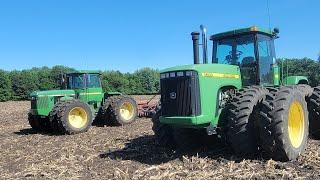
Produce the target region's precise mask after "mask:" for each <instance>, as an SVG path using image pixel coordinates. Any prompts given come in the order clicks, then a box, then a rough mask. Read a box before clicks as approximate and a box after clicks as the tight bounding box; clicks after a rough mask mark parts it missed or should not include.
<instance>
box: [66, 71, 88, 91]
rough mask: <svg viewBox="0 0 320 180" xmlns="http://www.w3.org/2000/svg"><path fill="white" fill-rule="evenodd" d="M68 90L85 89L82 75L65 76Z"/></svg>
mask: <svg viewBox="0 0 320 180" xmlns="http://www.w3.org/2000/svg"><path fill="white" fill-rule="evenodd" d="M67 88H68V89H82V88H85V81H84V74H68V75H67Z"/></svg>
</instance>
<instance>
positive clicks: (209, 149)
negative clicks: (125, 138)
mask: <svg viewBox="0 0 320 180" xmlns="http://www.w3.org/2000/svg"><path fill="white" fill-rule="evenodd" d="M212 140H213V141H212V142H210V143H209V144H199V145H197V146H195V148H194V149H188V150H179V149H178V150H175V151H173V150H169V149H166V148H163V147H159V146H158V145H157V144H156V143H155V138H154V136H153V135H147V136H141V137H138V138H135V139H132V140H131V141H130V142H128V143H126V144H125V147H124V148H123V149H118V150H114V151H110V150H109V151H108V152H105V153H102V154H100V158H110V159H112V160H132V161H137V162H140V163H143V164H148V165H159V164H161V163H166V162H169V161H172V160H176V159H180V160H182V159H183V157H184V156H189V157H191V156H197V157H202V158H212V159H215V160H217V161H218V162H227V161H230V160H232V161H235V162H241V161H242V160H243V159H245V158H246V159H252V158H250V157H237V156H235V155H234V154H233V152H232V151H231V150H230V149H229V148H228V146H226V145H225V143H223V142H222V141H221V140H219V139H218V138H212ZM256 158H257V157H256Z"/></svg>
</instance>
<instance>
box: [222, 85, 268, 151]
mask: <svg viewBox="0 0 320 180" xmlns="http://www.w3.org/2000/svg"><path fill="white" fill-rule="evenodd" d="M266 93H267V90H266V89H264V88H262V87H257V86H253V87H248V88H245V89H243V91H240V92H238V93H237V95H236V96H235V97H234V98H233V102H231V103H230V108H229V109H228V114H227V124H228V125H227V142H228V143H230V146H231V148H232V149H233V151H234V152H235V153H236V154H238V155H240V156H251V155H253V154H255V153H257V152H258V137H257V136H258V130H257V128H256V126H257V125H256V124H257V123H258V122H259V111H260V108H261V104H262V103H261V102H262V101H263V100H264V99H265V96H266Z"/></svg>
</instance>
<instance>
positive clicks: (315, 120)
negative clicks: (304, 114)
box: [308, 86, 320, 139]
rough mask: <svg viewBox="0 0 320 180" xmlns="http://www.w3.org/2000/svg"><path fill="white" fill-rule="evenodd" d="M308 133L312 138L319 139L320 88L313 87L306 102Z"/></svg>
mask: <svg viewBox="0 0 320 180" xmlns="http://www.w3.org/2000/svg"><path fill="white" fill-rule="evenodd" d="M308 110H309V121H310V125H309V131H310V135H311V137H312V138H315V139H320V86H318V87H315V88H314V91H313V93H312V95H311V96H310V99H309V101H308Z"/></svg>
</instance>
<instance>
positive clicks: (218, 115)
mask: <svg viewBox="0 0 320 180" xmlns="http://www.w3.org/2000/svg"><path fill="white" fill-rule="evenodd" d="M201 29H202V35H201V36H202V43H201V45H202V46H203V48H202V49H203V55H202V56H203V64H200V62H199V41H200V40H199V39H200V38H199V36H200V33H199V32H193V33H192V34H191V35H192V40H193V51H194V64H191V65H183V66H176V67H171V68H168V69H165V70H163V71H161V75H160V78H161V80H160V84H161V109H160V111H158V113H157V114H156V116H154V118H153V131H154V133H155V137H156V140H157V142H158V144H159V145H162V146H165V147H170V148H178V147H180V148H181V147H191V146H193V145H194V144H195V143H198V142H200V141H202V140H203V138H204V136H203V135H206V137H208V136H207V135H218V137H221V138H222V139H225V140H226V142H227V143H228V144H229V145H230V147H231V148H232V149H233V151H234V152H235V153H236V154H238V155H240V156H243V157H246V156H248V155H253V154H255V153H259V152H260V151H264V154H266V155H267V157H270V158H274V159H277V160H283V161H286V160H293V159H295V158H297V157H298V155H300V154H301V153H302V152H303V151H304V150H305V148H306V143H307V137H308V132H309V117H312V118H310V119H313V120H314V123H315V124H319V122H317V121H319V105H320V99H319V97H320V96H319V92H320V88H315V90H313V88H311V87H310V86H308V85H307V84H308V79H307V78H306V77H304V76H290V77H289V76H287V75H286V73H284V71H283V68H281V66H280V64H281V63H279V62H277V61H276V55H275V47H274V40H275V39H277V38H278V33H279V30H278V29H274V30H264V29H261V28H259V27H256V26H254V27H249V28H243V29H236V30H232V31H228V32H224V33H219V34H214V35H212V36H211V38H210V40H212V43H213V49H212V62H211V63H208V60H207V37H206V29H205V28H204V26H201ZM278 63H279V64H278ZM281 69H282V71H281ZM310 123H311V121H310ZM318 126H319V125H318ZM315 127H316V126H313V127H310V130H311V131H313V132H316V131H317V129H315ZM315 134H316V133H315ZM317 135H318V136H319V133H318V134H317Z"/></svg>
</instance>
